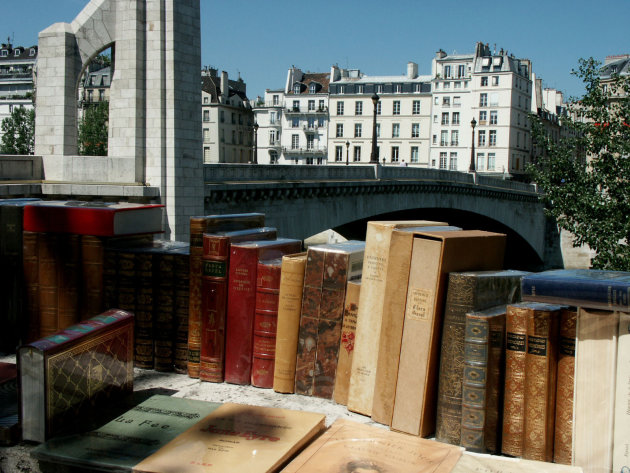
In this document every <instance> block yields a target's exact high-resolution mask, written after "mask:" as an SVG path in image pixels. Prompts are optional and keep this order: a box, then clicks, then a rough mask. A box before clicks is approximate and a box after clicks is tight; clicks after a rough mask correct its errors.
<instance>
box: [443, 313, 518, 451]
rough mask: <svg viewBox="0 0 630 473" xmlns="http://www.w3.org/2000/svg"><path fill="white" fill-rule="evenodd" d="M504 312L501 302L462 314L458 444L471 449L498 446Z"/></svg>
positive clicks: (503, 367) (502, 371)
mask: <svg viewBox="0 0 630 473" xmlns="http://www.w3.org/2000/svg"><path fill="white" fill-rule="evenodd" d="M505 312H506V306H504V305H502V306H498V307H493V308H490V309H486V310H482V311H478V312H470V313H468V314H466V329H465V335H464V337H465V338H464V370H463V374H462V376H463V381H462V384H463V386H462V408H461V445H462V447H466V450H469V451H473V452H479V453H486V452H491V453H496V452H499V451H500V448H501V429H502V427H503V423H502V415H503V411H502V409H501V406H502V405H503V384H504V375H505V336H504V334H505ZM438 419H439V415H438Z"/></svg>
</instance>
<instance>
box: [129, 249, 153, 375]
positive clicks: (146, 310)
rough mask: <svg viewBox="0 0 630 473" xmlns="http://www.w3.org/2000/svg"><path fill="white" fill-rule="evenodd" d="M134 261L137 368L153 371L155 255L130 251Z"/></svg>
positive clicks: (144, 251)
mask: <svg viewBox="0 0 630 473" xmlns="http://www.w3.org/2000/svg"><path fill="white" fill-rule="evenodd" d="M129 251H130V253H131V255H133V256H132V258H133V259H134V273H133V277H132V280H131V285H132V286H133V288H134V289H135V291H134V293H135V294H134V299H135V304H134V306H135V310H134V316H135V317H134V319H135V329H134V335H135V357H134V362H135V366H136V367H137V368H144V369H153V365H154V362H155V350H154V346H153V344H154V333H153V323H154V317H153V312H154V306H155V297H156V295H157V294H156V293H155V282H154V278H153V253H152V252H151V251H150V250H149V249H148V248H140V249H138V250H129Z"/></svg>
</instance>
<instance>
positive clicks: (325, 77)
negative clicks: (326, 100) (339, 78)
mask: <svg viewBox="0 0 630 473" xmlns="http://www.w3.org/2000/svg"><path fill="white" fill-rule="evenodd" d="M296 83H299V84H300V85H301V86H302V87H300V94H304V95H308V94H309V93H310V87H311V84H312V83H315V84H317V85H318V87H317V92H316V93H318V94H327V93H328V86H329V84H330V74H329V73H327V72H307V73H305V74H303V75H302V80H299V81H296V82H294V83H293V84H292V87H291V90H289V92H288V95H296V94H295V91H294V87H293V86H294V85H295V84H296Z"/></svg>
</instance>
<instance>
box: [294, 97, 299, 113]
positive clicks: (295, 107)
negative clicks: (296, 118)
mask: <svg viewBox="0 0 630 473" xmlns="http://www.w3.org/2000/svg"><path fill="white" fill-rule="evenodd" d="M293 111H294V112H299V111H300V101H299V100H294V101H293Z"/></svg>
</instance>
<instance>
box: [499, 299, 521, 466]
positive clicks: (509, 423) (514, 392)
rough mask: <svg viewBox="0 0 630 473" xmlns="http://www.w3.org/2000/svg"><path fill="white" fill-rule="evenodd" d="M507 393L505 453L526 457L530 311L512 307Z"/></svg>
mask: <svg viewBox="0 0 630 473" xmlns="http://www.w3.org/2000/svg"><path fill="white" fill-rule="evenodd" d="M505 331H506V336H505V343H506V349H505V391H504V401H503V431H502V444H501V452H502V453H504V454H506V455H512V456H514V457H520V456H522V455H523V440H524V439H523V436H524V433H525V357H526V349H527V309H524V308H519V307H514V306H510V305H508V308H507V314H506V318H505Z"/></svg>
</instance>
